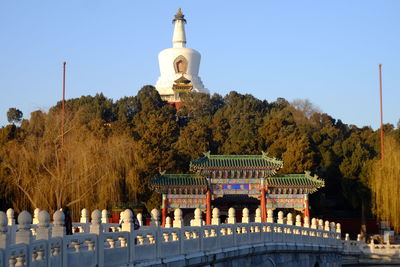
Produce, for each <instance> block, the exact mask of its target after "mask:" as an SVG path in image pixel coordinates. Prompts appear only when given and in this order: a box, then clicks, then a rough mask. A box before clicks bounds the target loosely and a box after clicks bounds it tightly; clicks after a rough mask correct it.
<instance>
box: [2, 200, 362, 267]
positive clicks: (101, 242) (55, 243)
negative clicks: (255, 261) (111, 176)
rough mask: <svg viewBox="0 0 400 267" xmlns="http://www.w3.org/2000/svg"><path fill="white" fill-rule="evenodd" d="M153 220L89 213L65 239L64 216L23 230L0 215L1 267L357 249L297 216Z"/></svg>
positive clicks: (330, 227) (331, 227) (25, 223)
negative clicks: (260, 247)
mask: <svg viewBox="0 0 400 267" xmlns="http://www.w3.org/2000/svg"><path fill="white" fill-rule="evenodd" d="M151 215H152V222H151V224H150V226H142V227H141V228H140V229H139V230H134V229H133V214H132V212H131V211H129V210H126V211H124V214H123V222H122V225H121V226H120V225H119V224H112V223H108V222H107V220H106V219H105V218H106V216H107V212H106V211H104V210H103V211H102V212H100V211H99V210H94V211H93V212H92V213H91V217H90V219H89V218H88V211H87V210H86V209H84V210H82V216H81V219H80V222H79V223H73V228H74V234H73V235H65V227H64V214H63V213H62V212H61V211H57V212H55V213H54V214H53V220H52V222H50V215H49V214H48V213H47V212H46V211H40V210H35V215H34V218H35V220H33V218H32V216H31V215H30V214H29V213H28V212H26V211H24V212H21V213H20V214H19V216H18V224H15V221H14V218H13V212H12V211H10V210H9V211H7V215H6V214H5V213H4V212H0V266H7V267H8V266H12V267H14V266H35V267H36V266H64V267H67V266H121V265H126V264H136V263H140V262H143V261H157V260H160V259H165V258H171V257H180V256H182V255H189V254H196V253H206V252H210V251H217V250H221V249H230V248H234V247H244V246H254V245H256V244H283V245H290V244H292V245H295V246H301V245H303V246H307V245H309V246H315V245H320V246H325V247H331V248H336V249H342V248H343V247H344V246H345V247H346V246H347V247H348V248H349V249H353V247H352V246H351V244H350V243H349V242H350V241H346V242H347V243H342V240H341V233H340V225H335V224H334V223H332V222H331V223H330V222H327V221H326V222H325V223H324V222H323V221H322V220H315V219H312V220H311V222H312V223H311V227H308V225H309V220H308V218H306V219H305V220H304V222H302V220H301V219H302V218H301V217H300V216H296V218H295V222H294V221H293V216H292V214H288V215H287V216H286V217H284V216H283V213H279V214H278V220H277V222H274V218H272V212H271V211H268V218H267V221H268V223H261V222H260V220H259V219H258V217H257V215H259V212H258V213H257V212H256V217H255V218H253V219H251V218H249V212H248V210H244V212H243V217H242V220H241V221H242V222H236V219H235V210H234V209H233V208H231V209H230V210H229V217H228V221H227V222H228V223H226V224H221V223H220V220H219V211H218V209H214V210H213V218H212V225H204V222H203V221H202V216H201V215H202V214H201V211H200V210H196V211H195V215H196V216H195V218H194V219H193V220H192V221H191V226H183V220H182V211H181V210H179V209H177V210H176V211H175V212H174V218H173V219H170V220H169V221H168V224H167V227H165V228H163V227H161V226H160V222H159V212H158V211H157V210H153V211H152V212H151ZM138 217H139V216H138ZM33 221H34V222H35V224H33ZM140 221H141V216H140ZM17 229H18V231H17ZM343 242H344V241H343ZM355 242H357V241H355Z"/></svg>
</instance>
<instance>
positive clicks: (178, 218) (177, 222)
mask: <svg viewBox="0 0 400 267" xmlns="http://www.w3.org/2000/svg"><path fill="white" fill-rule="evenodd" d="M172 226H173V227H174V228H182V227H183V218H182V210H181V209H175V211H174V221H173V222H172Z"/></svg>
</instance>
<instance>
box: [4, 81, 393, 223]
mask: <svg viewBox="0 0 400 267" xmlns="http://www.w3.org/2000/svg"><path fill="white" fill-rule="evenodd" d="M65 106H66V113H65V128H64V129H65V131H64V140H65V142H64V145H63V146H62V145H61V132H60V128H61V127H60V124H61V115H60V114H61V103H57V105H55V106H54V107H52V108H51V109H50V110H49V111H48V112H47V113H45V112H42V111H35V112H32V113H31V116H30V119H29V120H22V122H21V123H20V126H16V125H14V124H10V125H8V126H5V127H3V128H1V129H0V203H1V209H5V208H8V207H14V208H15V209H16V210H17V211H18V210H22V209H28V210H32V209H33V208H35V207H39V208H41V209H47V210H50V211H52V210H55V209H57V208H60V207H61V206H62V205H69V206H70V207H71V208H72V209H73V210H74V211H75V212H78V211H79V210H80V209H81V208H83V207H86V208H88V209H93V208H111V207H113V206H115V205H117V204H118V203H121V202H122V203H127V202H130V203H132V202H133V203H146V206H147V208H152V207H154V206H156V205H158V204H159V203H158V201H159V196H158V195H157V194H155V193H154V192H152V191H151V190H150V189H149V187H148V186H147V184H148V181H149V179H151V178H152V177H153V176H154V175H155V174H156V173H157V172H159V170H165V171H167V172H171V173H185V172H187V171H188V166H189V161H190V160H193V159H196V158H197V157H199V156H201V155H202V153H203V152H205V151H209V150H210V151H211V152H212V153H214V154H260V153H261V151H267V152H268V153H269V155H271V156H273V157H277V158H281V159H283V161H284V168H283V169H282V170H281V171H280V172H281V173H302V172H304V171H305V170H310V171H311V172H313V173H315V174H317V175H319V176H320V177H322V178H324V179H325V181H326V187H325V188H324V189H322V190H320V191H319V192H317V193H315V194H313V195H312V196H311V207H312V214H314V215H319V216H330V217H332V216H335V215H336V213H338V212H339V211H341V212H345V213H346V214H347V215H351V214H353V215H354V214H359V213H360V211H361V207H362V206H363V207H364V208H366V209H365V210H366V212H367V213H369V211H370V207H371V205H370V190H369V177H370V175H369V174H370V172H371V166H372V162H373V161H374V160H375V159H376V158H377V157H378V155H379V152H380V151H379V132H378V131H374V130H372V129H371V128H369V127H364V128H358V127H356V126H354V125H346V124H343V123H342V122H341V121H340V120H336V119H334V118H332V117H330V116H329V115H328V114H325V113H321V112H320V111H319V110H318V109H317V108H315V107H313V105H312V104H311V103H309V102H308V101H307V100H297V101H295V102H293V103H289V102H288V101H286V100H285V99H283V98H279V99H277V100H276V101H274V102H267V101H266V100H259V99H257V98H255V97H253V96H252V95H241V94H239V93H237V92H230V93H229V94H228V95H226V96H225V97H221V96H220V95H217V94H214V95H213V96H211V97H210V96H208V95H203V94H189V95H186V96H185V97H183V102H182V105H181V108H180V109H179V110H178V111H177V110H176V109H175V108H174V107H173V106H171V105H169V104H167V103H166V102H164V101H162V100H161V98H160V96H159V94H158V92H157V91H156V90H155V89H154V87H152V86H144V87H143V88H142V89H141V90H140V91H139V92H138V94H137V96H135V97H125V98H121V99H119V100H117V101H113V100H112V99H109V98H106V97H105V96H104V95H102V94H98V95H96V96H82V97H80V98H75V99H70V100H68V101H66V103H65ZM385 130H386V134H387V135H392V136H396V137H397V138H399V136H400V130H399V129H397V130H394V127H393V126H392V125H386V126H385Z"/></svg>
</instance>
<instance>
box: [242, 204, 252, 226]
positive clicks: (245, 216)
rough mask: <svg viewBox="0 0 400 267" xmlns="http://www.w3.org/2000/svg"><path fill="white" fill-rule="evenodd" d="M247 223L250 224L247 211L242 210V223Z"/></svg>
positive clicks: (246, 209)
mask: <svg viewBox="0 0 400 267" xmlns="http://www.w3.org/2000/svg"><path fill="white" fill-rule="evenodd" d="M249 222H250V217H249V209H248V208H244V209H243V211H242V223H249Z"/></svg>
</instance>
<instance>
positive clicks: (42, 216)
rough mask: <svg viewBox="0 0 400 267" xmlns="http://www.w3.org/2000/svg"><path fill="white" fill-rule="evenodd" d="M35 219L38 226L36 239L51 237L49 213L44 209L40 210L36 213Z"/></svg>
mask: <svg viewBox="0 0 400 267" xmlns="http://www.w3.org/2000/svg"><path fill="white" fill-rule="evenodd" d="M37 219H38V228H37V230H36V239H37V240H39V239H43V240H49V239H50V237H51V230H50V214H49V213H48V212H47V211H45V210H41V211H39V214H38V215H37Z"/></svg>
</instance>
